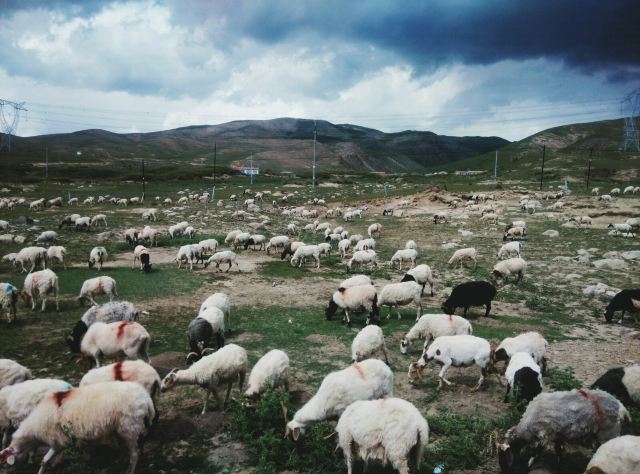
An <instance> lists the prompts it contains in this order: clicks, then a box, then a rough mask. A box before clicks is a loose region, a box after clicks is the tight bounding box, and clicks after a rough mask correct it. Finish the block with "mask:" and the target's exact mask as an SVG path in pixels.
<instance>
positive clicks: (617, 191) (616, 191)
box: [609, 188, 620, 196]
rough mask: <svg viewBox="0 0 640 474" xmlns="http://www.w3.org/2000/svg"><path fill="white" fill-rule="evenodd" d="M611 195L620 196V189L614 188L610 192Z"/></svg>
mask: <svg viewBox="0 0 640 474" xmlns="http://www.w3.org/2000/svg"><path fill="white" fill-rule="evenodd" d="M609 194H611V195H612V196H620V188H613V189H612V190H611V191H609Z"/></svg>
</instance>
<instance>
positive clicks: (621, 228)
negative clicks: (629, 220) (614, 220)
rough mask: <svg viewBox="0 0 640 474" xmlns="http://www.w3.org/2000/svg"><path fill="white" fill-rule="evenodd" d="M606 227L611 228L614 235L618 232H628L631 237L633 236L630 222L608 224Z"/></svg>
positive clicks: (618, 233)
mask: <svg viewBox="0 0 640 474" xmlns="http://www.w3.org/2000/svg"><path fill="white" fill-rule="evenodd" d="M607 229H611V230H613V233H614V234H616V235H620V234H623V235H624V234H629V235H631V237H635V236H636V235H635V233H634V232H633V226H631V225H630V224H626V223H624V224H609V225H608V226H607Z"/></svg>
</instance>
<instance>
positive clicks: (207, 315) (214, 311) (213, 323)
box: [187, 306, 225, 363]
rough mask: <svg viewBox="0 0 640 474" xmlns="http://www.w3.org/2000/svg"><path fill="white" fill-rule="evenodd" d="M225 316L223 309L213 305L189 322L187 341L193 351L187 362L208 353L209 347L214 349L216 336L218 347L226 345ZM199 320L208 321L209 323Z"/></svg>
mask: <svg viewBox="0 0 640 474" xmlns="http://www.w3.org/2000/svg"><path fill="white" fill-rule="evenodd" d="M224 317H225V315H224V313H223V312H222V310H221V309H219V308H216V307H215V306H211V307H208V308H206V309H204V310H202V311H200V312H199V313H198V316H197V317H196V318H195V319H194V320H192V321H191V322H190V323H189V327H188V328H187V341H188V343H189V348H190V350H191V352H190V353H189V354H188V355H187V363H192V362H194V361H196V360H198V359H199V358H200V357H202V356H203V355H206V353H207V352H208V351H207V349H209V350H210V349H212V345H213V339H214V338H215V342H216V345H217V348H218V349H220V348H221V347H222V346H224ZM199 320H203V321H206V323H207V324H203V323H202V321H199ZM205 351H206V352H205Z"/></svg>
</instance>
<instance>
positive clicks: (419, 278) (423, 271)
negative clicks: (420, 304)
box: [400, 264, 435, 296]
mask: <svg viewBox="0 0 640 474" xmlns="http://www.w3.org/2000/svg"><path fill="white" fill-rule="evenodd" d="M400 281H415V282H416V283H418V284H419V285H422V291H421V292H420V296H422V295H423V294H424V287H425V286H426V285H427V283H429V287H430V288H431V296H433V285H434V283H435V280H434V279H433V274H432V273H431V267H430V266H429V265H425V264H421V265H418V266H415V267H413V268H411V269H410V270H409V271H407V273H405V275H404V277H402V280H400Z"/></svg>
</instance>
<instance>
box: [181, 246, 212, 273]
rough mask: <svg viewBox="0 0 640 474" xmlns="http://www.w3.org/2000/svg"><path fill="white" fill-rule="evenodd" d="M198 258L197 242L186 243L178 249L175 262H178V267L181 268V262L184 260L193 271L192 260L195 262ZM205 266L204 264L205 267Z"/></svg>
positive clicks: (199, 249) (199, 252)
mask: <svg viewBox="0 0 640 474" xmlns="http://www.w3.org/2000/svg"><path fill="white" fill-rule="evenodd" d="M200 258H201V248H200V247H199V246H198V245H197V244H187V245H183V246H182V247H180V248H179V249H178V253H177V255H176V259H175V262H176V263H177V264H178V268H182V262H186V263H188V264H189V270H191V271H193V262H196V263H197V262H198V260H200ZM185 266H186V265H185ZM206 266H207V265H206V264H205V268H206Z"/></svg>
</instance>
